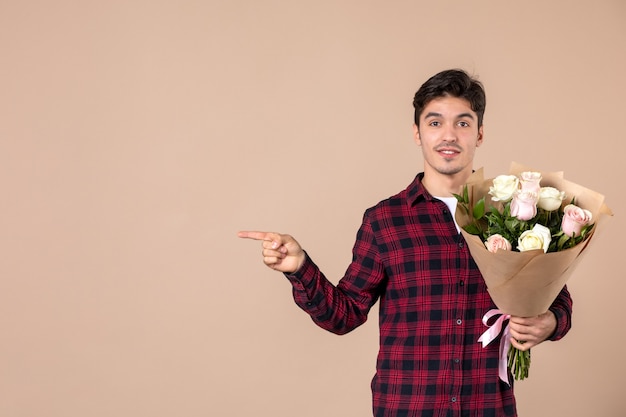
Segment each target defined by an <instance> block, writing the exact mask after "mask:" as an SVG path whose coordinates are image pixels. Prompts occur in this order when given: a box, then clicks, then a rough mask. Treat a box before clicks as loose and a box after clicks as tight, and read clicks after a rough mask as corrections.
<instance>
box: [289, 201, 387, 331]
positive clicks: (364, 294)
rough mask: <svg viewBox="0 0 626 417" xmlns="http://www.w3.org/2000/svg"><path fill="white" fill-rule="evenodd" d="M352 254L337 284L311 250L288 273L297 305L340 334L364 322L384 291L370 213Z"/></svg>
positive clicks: (382, 271)
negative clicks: (293, 270)
mask: <svg viewBox="0 0 626 417" xmlns="http://www.w3.org/2000/svg"><path fill="white" fill-rule="evenodd" d="M352 253H353V257H352V262H351V264H350V266H349V267H348V269H347V271H346V274H345V275H344V277H343V278H342V279H341V280H340V281H339V283H338V284H337V285H333V284H332V283H331V282H330V281H329V280H328V279H327V278H326V277H325V276H324V274H323V273H322V272H321V270H320V269H319V267H318V266H317V265H316V264H315V263H314V262H313V260H312V259H311V258H310V257H309V255H308V253H307V254H306V259H305V261H304V263H303V265H302V266H301V267H300V269H299V270H298V271H296V272H295V273H293V274H285V276H286V277H287V279H288V280H289V281H290V282H291V285H292V288H293V298H294V301H295V302H296V304H297V305H298V306H299V307H300V308H301V309H302V310H304V311H305V312H306V313H308V314H309V315H310V316H311V318H312V319H313V321H314V322H315V323H316V324H317V325H318V326H320V327H321V328H323V329H325V330H328V331H330V332H332V333H336V334H345V333H348V332H350V331H352V330H354V329H355V328H357V327H358V326H360V325H361V324H363V323H364V322H365V321H366V320H367V314H368V313H369V310H370V309H371V307H372V306H373V305H374V303H375V302H376V301H377V299H378V297H379V294H380V292H381V285H382V283H383V280H384V268H383V266H382V264H381V262H380V260H379V256H378V250H377V248H376V244H375V241H374V233H373V232H372V229H371V225H370V222H369V220H368V216H367V212H366V215H365V216H364V220H363V224H362V225H361V227H360V229H359V232H358V233H357V239H356V243H355V245H354V248H353V251H352Z"/></svg>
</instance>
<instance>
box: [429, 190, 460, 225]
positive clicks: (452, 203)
mask: <svg viewBox="0 0 626 417" xmlns="http://www.w3.org/2000/svg"><path fill="white" fill-rule="evenodd" d="M435 198H436V199H438V200H441V201H443V202H444V203H446V206H448V208H449V209H450V213H451V214H452V219H453V220H454V225H455V226H456V231H457V232H459V233H461V228H460V227H459V225H458V224H456V216H455V215H454V213H456V203H457V199H456V197H435Z"/></svg>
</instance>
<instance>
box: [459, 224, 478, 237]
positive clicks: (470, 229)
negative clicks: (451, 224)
mask: <svg viewBox="0 0 626 417" xmlns="http://www.w3.org/2000/svg"><path fill="white" fill-rule="evenodd" d="M463 230H465V231H466V232H467V233H469V234H470V235H480V234H481V233H482V230H480V228H479V227H478V226H477V225H476V223H470V224H468V225H465V226H463Z"/></svg>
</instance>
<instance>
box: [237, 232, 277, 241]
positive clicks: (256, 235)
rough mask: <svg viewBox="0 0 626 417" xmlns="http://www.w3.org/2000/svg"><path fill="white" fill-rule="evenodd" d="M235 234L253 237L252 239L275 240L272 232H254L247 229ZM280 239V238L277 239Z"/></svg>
mask: <svg viewBox="0 0 626 417" xmlns="http://www.w3.org/2000/svg"><path fill="white" fill-rule="evenodd" d="M237 236H239V237H240V238H243V239H254V240H270V241H271V240H275V237H276V235H275V234H274V233H269V232H255V231H249V230H243V231H241V232H239V233H237ZM279 240H280V239H279Z"/></svg>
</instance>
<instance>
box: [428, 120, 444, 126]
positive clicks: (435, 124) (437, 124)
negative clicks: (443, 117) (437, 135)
mask: <svg viewBox="0 0 626 417" xmlns="http://www.w3.org/2000/svg"><path fill="white" fill-rule="evenodd" d="M440 124H441V123H439V122H438V121H437V120H433V121H432V122H430V123H429V125H431V126H439V125H440Z"/></svg>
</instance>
